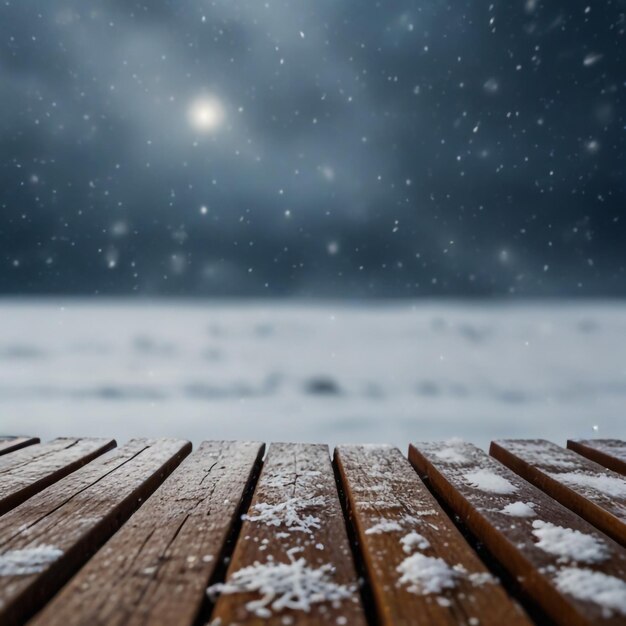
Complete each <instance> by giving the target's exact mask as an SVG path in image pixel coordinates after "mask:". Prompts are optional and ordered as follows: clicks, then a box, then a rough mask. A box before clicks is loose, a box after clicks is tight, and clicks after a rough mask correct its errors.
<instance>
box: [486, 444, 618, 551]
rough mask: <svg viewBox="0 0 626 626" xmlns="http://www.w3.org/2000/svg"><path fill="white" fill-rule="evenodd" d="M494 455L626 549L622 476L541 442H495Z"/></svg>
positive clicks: (563, 449)
mask: <svg viewBox="0 0 626 626" xmlns="http://www.w3.org/2000/svg"><path fill="white" fill-rule="evenodd" d="M490 454H491V456H493V457H495V458H496V459H498V461H500V462H501V463H504V465H506V466H507V467H508V468H510V469H512V470H513V471H514V472H515V473H516V474H519V475H520V476H521V477H522V478H525V479H526V480H527V481H528V482H531V483H532V484H533V485H535V486H536V487H539V489H541V490H542V491H545V492H546V493H547V494H548V495H550V496H552V497H553V498H554V499H555V500H558V501H559V502H560V503H561V504H562V505H563V506H566V507H567V508H568V509H571V510H572V511H574V512H575V513H578V515H580V516H581V517H583V518H584V519H586V520H587V521H588V522H591V523H592V524H593V525H594V526H595V527H596V528H599V529H600V530H601V531H602V532H604V533H606V534H607V535H609V537H612V538H613V539H615V541H617V542H618V543H620V544H621V545H622V546H624V545H626V479H625V478H623V477H622V476H621V475H620V474H617V473H615V472H611V471H610V470H606V469H604V468H603V467H602V466H601V465H598V464H597V463H594V462H593V461H590V460H589V459H586V458H584V457H582V456H580V455H578V454H576V453H575V452H573V451H572V450H568V449H566V448H561V447H560V446H557V445H556V444H554V443H551V442H549V441H545V440H541V439H524V440H519V439H518V440H502V441H494V442H492V444H491V448H490Z"/></svg>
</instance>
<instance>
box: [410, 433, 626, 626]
mask: <svg viewBox="0 0 626 626" xmlns="http://www.w3.org/2000/svg"><path fill="white" fill-rule="evenodd" d="M409 458H410V460H411V462H412V463H413V465H414V466H415V467H416V468H417V470H418V471H419V472H421V473H422V474H424V475H427V476H428V480H429V481H430V483H431V484H432V486H433V488H434V489H435V490H436V491H437V492H438V493H439V495H440V496H441V497H442V498H443V500H445V502H446V503H447V504H448V506H449V507H450V508H451V509H452V510H453V511H454V513H456V514H457V515H458V516H459V518H460V520H461V521H462V522H463V523H464V524H465V525H466V526H467V528H468V529H469V530H470V531H471V532H472V533H473V535H474V536H475V537H476V538H477V539H478V540H479V541H480V542H482V543H483V544H484V545H485V547H486V548H487V549H488V550H489V552H490V553H491V554H492V556H493V557H494V558H495V559H496V560H497V561H498V562H499V563H500V564H501V565H502V566H503V567H504V568H505V569H507V570H508V571H509V573H510V574H511V575H512V576H514V577H515V578H517V581H518V582H519V584H520V586H521V587H522V589H523V590H524V591H525V592H526V593H527V594H528V596H529V597H530V598H532V599H533V601H534V602H536V603H537V604H538V605H539V606H541V607H542V608H543V610H544V611H545V612H546V613H547V614H548V615H549V616H550V617H552V619H553V620H554V621H555V623H557V624H562V625H563V626H565V625H567V626H579V625H590V624H604V625H608V624H610V625H612V626H617V625H618V624H620V625H623V624H624V618H625V617H626V551H625V550H624V549H623V548H622V547H621V546H619V545H618V544H617V543H615V542H614V541H613V540H612V539H610V538H609V537H607V536H606V535H604V534H603V533H601V532H599V531H598V530H596V529H595V528H594V527H593V526H591V525H590V524H589V523H587V522H585V521H584V520H583V519H581V518H580V517H578V516H577V515H576V514H575V513H573V512H572V511H570V510H569V509H566V508H565V507H564V506H562V505H561V504H559V503H558V502H556V501H555V500H553V499H552V498H550V497H549V496H548V495H546V494H545V493H543V492H542V491H540V490H539V489H537V488H536V487H533V486H532V485H531V484H530V483H528V482H526V481H525V480H523V479H522V478H520V477H519V476H517V475H516V474H515V473H514V472H512V471H511V470H509V469H508V468H506V467H504V466H503V465H502V464H501V463H499V462H498V461H496V460H495V459H492V458H490V457H489V456H487V455H486V454H485V453H484V452H483V451H482V450H479V449H478V448H476V447H475V446H472V445H470V444H465V443H461V442H458V443H419V444H414V445H411V447H410V449H409Z"/></svg>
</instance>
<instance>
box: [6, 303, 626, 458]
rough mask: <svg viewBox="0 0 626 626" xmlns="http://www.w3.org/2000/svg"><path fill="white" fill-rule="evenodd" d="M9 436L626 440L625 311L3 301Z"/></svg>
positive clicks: (605, 306) (610, 307)
mask: <svg viewBox="0 0 626 626" xmlns="http://www.w3.org/2000/svg"><path fill="white" fill-rule="evenodd" d="M0 433H3V434H34V435H39V436H41V437H42V438H45V439H48V438H51V437H54V436H58V435H106V436H115V437H116V438H117V439H118V442H121V441H124V440H126V439H128V438H130V437H132V436H161V435H171V436H177V437H183V438H187V439H191V440H193V441H194V442H199V441H201V440H202V439H209V438H213V439H215V438H226V439H235V438H236V439H257V440H262V441H323V442H327V443H331V444H334V443H339V442H391V443H396V444H398V445H400V447H401V448H402V449H403V450H404V449H405V448H406V446H407V444H408V442H409V441H411V440H421V439H440V438H449V437H453V436H455V437H462V438H466V439H468V440H471V441H474V442H476V443H478V444H480V445H483V446H485V445H487V443H488V441H489V440H490V439H491V438H495V437H545V438H548V439H552V440H554V441H556V442H557V443H563V442H564V440H565V438H566V437H568V436H570V437H583V436H584V437H588V436H594V435H595V436H602V437H613V436H617V437H625V436H626V303H624V304H621V303H586V304H579V303H567V304H556V303H526V304H497V303H490V304H485V303H471V304H467V303H460V302H457V303H441V302H423V303H422V302H409V303H407V302H401V303H379V304H363V305H356V304H355V305H347V304H340V303H323V304H308V303H302V302H300V303H293V302H291V303H285V302H280V303H277V302H270V301H265V302H263V301H256V302H249V303H233V302H230V303H227V302H225V303H207V302H201V301H197V302H187V301H158V300H155V301H126V300H117V301H116V300H111V301H102V300H64V301H61V300H58V301H56V300H55V301H51V300H7V299H4V300H0Z"/></svg>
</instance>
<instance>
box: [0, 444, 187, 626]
mask: <svg viewBox="0 0 626 626" xmlns="http://www.w3.org/2000/svg"><path fill="white" fill-rule="evenodd" d="M190 448H191V444H189V443H188V442H184V441H178V440H172V439H161V440H156V441H150V440H145V439H138V440H133V441H131V442H129V443H128V444H126V445H125V446H123V447H121V448H119V449H116V450H113V451H112V452H109V453H107V454H105V455H103V456H101V457H99V458H98V459H96V460H94V461H93V462H91V463H89V464H87V465H85V466H84V467H82V468H81V469H79V470H77V471H76V472H74V473H73V474H70V475H69V476H66V477H65V478H63V479H62V480H60V481H59V482H57V483H55V484H54V485H52V486H50V487H48V488H47V489H46V490H44V491H42V492H41V493H38V494H37V495H35V496H33V497H32V498H30V499H28V500H26V502H24V503H23V504H21V505H20V506H18V507H17V508H15V509H13V510H12V511H10V512H9V513H7V514H6V515H4V516H3V517H2V518H0V623H1V624H3V626H8V625H12V624H20V623H23V622H24V620H25V619H26V618H28V617H29V616H31V615H32V614H33V613H35V612H36V611H37V610H38V609H39V608H41V606H42V605H43V604H44V603H45V602H46V601H47V600H48V599H49V598H50V597H51V596H52V595H53V594H54V593H55V592H56V591H58V589H60V587H61V586H62V585H63V584H64V583H65V581H66V580H68V579H69V578H70V576H71V575H72V574H74V573H75V572H76V570H78V568H79V567H81V566H82V565H83V564H84V563H85V562H86V561H87V560H88V559H89V557H90V556H91V555H92V554H93V553H94V552H95V551H96V550H97V549H98V548H99V547H100V546H101V545H102V544H103V543H104V542H105V541H106V540H107V539H108V538H109V537H110V536H111V535H112V534H113V533H114V532H115V531H116V530H117V529H118V528H119V527H120V526H121V524H123V523H124V522H125V521H126V520H127V519H128V518H129V517H130V515H131V514H132V513H133V511H135V510H136V509H137V507H138V506H139V505H140V504H141V503H142V501H143V500H145V499H146V498H147V497H148V496H149V495H150V494H151V493H152V492H153V491H154V490H155V489H156V488H157V487H158V485H159V484H160V483H161V482H162V481H163V480H164V479H165V477H166V476H168V475H169V474H170V473H171V472H172V471H173V469H174V468H175V467H176V466H177V465H178V464H179V463H180V462H181V460H182V459H183V458H184V457H185V456H186V455H187V454H188V453H189V451H190Z"/></svg>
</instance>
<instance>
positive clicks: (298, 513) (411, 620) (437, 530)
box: [0, 437, 626, 626]
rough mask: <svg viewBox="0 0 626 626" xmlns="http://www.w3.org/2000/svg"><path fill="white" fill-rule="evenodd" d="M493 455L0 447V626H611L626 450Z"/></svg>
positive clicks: (316, 448)
mask: <svg viewBox="0 0 626 626" xmlns="http://www.w3.org/2000/svg"><path fill="white" fill-rule="evenodd" d="M594 451H598V452H597V453H596V452H594ZM490 452H491V456H489V455H487V454H486V453H485V452H484V451H482V450H480V449H479V448H476V447H475V446H473V445H471V444H469V443H465V442H462V441H459V440H452V441H447V442H422V443H419V442H415V443H412V444H410V446H409V453H408V457H407V456H405V455H403V453H402V452H401V451H400V450H399V449H397V448H395V447H392V446H386V445H350V446H339V447H337V448H336V449H335V450H334V454H333V456H332V457H331V455H330V451H329V449H328V447H326V446H324V445H317V444H316V445H313V444H290V443H278V444H271V445H270V446H268V447H267V449H266V447H265V445H264V444H261V443H255V442H232V441H206V442H204V443H202V444H201V445H200V446H199V447H198V448H197V449H196V450H195V451H192V446H191V444H190V443H189V442H186V441H181V440H174V439H157V440H151V439H135V440H131V441H129V442H128V443H125V444H124V445H122V446H119V447H117V445H116V442H115V441H114V440H113V439H90V438H60V439H55V440H53V441H50V442H45V443H40V441H39V439H37V438H34V437H0V624H2V625H5V624H6V625H12V624H25V623H29V624H32V625H36V626H79V625H87V624H89V625H91V624H95V625H107V626H112V625H116V626H118V625H119V626H126V625H139V624H141V625H151V626H154V625H160V626H166V625H167V626H170V625H181V626H198V625H209V624H210V625H211V626H226V625H235V624H241V625H253V624H254V625H259V626H260V625H261V624H270V625H275V626H289V625H295V626H300V625H306V626H309V625H311V626H312V625H314V624H315V625H317V624H320V625H321V624H324V625H325V626H333V625H338V626H341V625H355V626H371V625H375V624H383V625H413V624H415V625H424V626H426V625H434V626H440V625H441V626H443V625H445V626H456V625H464V626H481V625H483V626H500V625H505V626H524V625H528V624H533V623H537V624H562V625H563V626H565V625H567V626H570V625H574V626H575V625H583V624H589V625H590V624H606V625H607V626H608V625H611V626H617V625H621V626H623V625H624V624H626V550H625V548H624V544H625V543H626V540H625V538H626V478H624V476H623V475H622V474H621V473H619V470H620V467H622V465H620V464H621V463H623V460H624V458H626V443H624V442H621V441H616V440H611V441H610V445H609V443H607V442H600V443H598V444H597V445H596V444H594V442H593V441H592V440H591V441H589V440H588V441H585V442H575V441H574V442H573V441H570V442H569V448H564V447H560V446H558V445H556V444H553V443H550V442H547V441H542V440H507V441H497V442H493V443H492V446H491V450H490Z"/></svg>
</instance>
